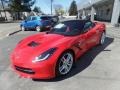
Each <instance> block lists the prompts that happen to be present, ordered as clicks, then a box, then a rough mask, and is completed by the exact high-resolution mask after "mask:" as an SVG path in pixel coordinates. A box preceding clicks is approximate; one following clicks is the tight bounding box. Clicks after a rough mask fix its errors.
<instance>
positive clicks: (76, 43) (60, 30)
mask: <svg viewBox="0 0 120 90" xmlns="http://www.w3.org/2000/svg"><path fill="white" fill-rule="evenodd" d="M105 29H106V28H105V25H104V24H102V23H98V22H91V21H85V20H69V21H64V22H61V23H59V24H57V25H56V26H55V27H54V28H52V29H51V30H50V31H49V32H41V33H39V34H35V35H32V36H29V37H27V38H25V39H23V40H21V41H20V42H19V43H18V45H17V46H16V48H15V49H14V51H13V52H12V54H11V62H12V67H13V69H14V70H15V71H16V72H17V73H18V74H19V75H20V76H22V77H26V78H33V79H50V78H54V77H56V76H60V75H66V74H68V73H69V72H70V70H71V68H72V66H73V64H74V62H75V61H76V60H77V58H79V57H80V56H81V55H82V54H83V53H85V52H86V51H87V50H88V49H90V48H92V47H93V46H95V45H98V44H100V45H102V44H104V40H105V37H106V34H105V32H106V31H105Z"/></svg>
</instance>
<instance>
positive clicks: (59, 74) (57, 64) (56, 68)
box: [55, 51, 75, 77]
mask: <svg viewBox="0 0 120 90" xmlns="http://www.w3.org/2000/svg"><path fill="white" fill-rule="evenodd" d="M65 53H70V54H71V55H72V56H73V64H72V67H73V65H74V61H75V60H74V55H73V53H72V52H71V51H65V52H63V53H62V54H61V55H60V57H59V58H58V61H57V63H56V67H55V74H56V77H59V76H64V75H66V74H68V73H69V72H70V71H71V69H72V67H71V69H70V71H69V72H68V73H66V74H64V75H62V74H61V73H60V72H59V63H60V60H61V58H62V57H63V55H64V54H65Z"/></svg>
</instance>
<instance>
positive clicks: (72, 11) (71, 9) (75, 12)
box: [69, 0, 77, 16]
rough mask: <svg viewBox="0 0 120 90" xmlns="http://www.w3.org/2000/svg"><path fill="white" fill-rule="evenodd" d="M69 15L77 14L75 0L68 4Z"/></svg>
mask: <svg viewBox="0 0 120 90" xmlns="http://www.w3.org/2000/svg"><path fill="white" fill-rule="evenodd" d="M69 15H70V16H72V15H77V4H76V1H75V0H73V2H72V3H71V5H70V9H69Z"/></svg>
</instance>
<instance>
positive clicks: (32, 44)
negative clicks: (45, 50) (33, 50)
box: [28, 41, 39, 47]
mask: <svg viewBox="0 0 120 90" xmlns="http://www.w3.org/2000/svg"><path fill="white" fill-rule="evenodd" d="M38 45H39V43H37V42H34V41H32V42H30V43H29V44H28V46H30V47H36V46H38Z"/></svg>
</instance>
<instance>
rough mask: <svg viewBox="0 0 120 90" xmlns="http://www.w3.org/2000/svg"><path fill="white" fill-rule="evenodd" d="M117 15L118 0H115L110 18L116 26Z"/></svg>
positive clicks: (118, 12) (119, 14) (118, 9)
mask: <svg viewBox="0 0 120 90" xmlns="http://www.w3.org/2000/svg"><path fill="white" fill-rule="evenodd" d="M119 16H120V0H115V1H114V6H113V13H112V19H111V24H112V25H114V26H116V25H117V24H118V19H119Z"/></svg>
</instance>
